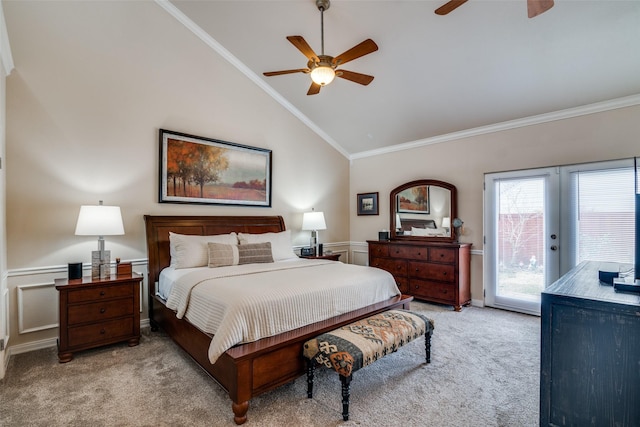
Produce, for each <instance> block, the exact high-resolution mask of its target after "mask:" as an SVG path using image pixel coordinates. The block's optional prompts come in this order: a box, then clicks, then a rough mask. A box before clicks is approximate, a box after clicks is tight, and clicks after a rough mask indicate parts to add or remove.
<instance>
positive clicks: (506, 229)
mask: <svg viewBox="0 0 640 427" xmlns="http://www.w3.org/2000/svg"><path fill="white" fill-rule="evenodd" d="M496 194H497V206H496V208H497V209H498V216H497V227H496V231H497V240H498V242H497V246H496V251H497V262H498V269H497V270H498V274H497V286H496V297H508V298H517V299H524V300H531V301H539V300H540V293H541V292H542V290H543V289H544V285H545V275H544V264H545V259H544V257H545V250H544V230H545V217H544V212H545V178H544V177H531V178H518V179H503V180H499V181H496Z"/></svg>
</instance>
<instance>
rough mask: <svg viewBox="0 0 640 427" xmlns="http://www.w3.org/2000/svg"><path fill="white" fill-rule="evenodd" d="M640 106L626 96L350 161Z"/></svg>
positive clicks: (421, 141)
mask: <svg viewBox="0 0 640 427" xmlns="http://www.w3.org/2000/svg"><path fill="white" fill-rule="evenodd" d="M635 105H640V94H638V95H631V96H625V97H623V98H617V99H611V100H609V101H603V102H596V103H594V104H588V105H583V106H580V107H575V108H567V109H565V110H559V111H554V112H551V113H545V114H539V115H537V116H531V117H525V118H522V119H516V120H509V121H506V122H501V123H496V124H492V125H488V126H480V127H477V128H472V129H467V130H463V131H460V132H452V133H448V134H445V135H438V136H434V137H432V138H425V139H419V140H417V141H413V142H407V143H404V144H398V145H394V146H391V147H385V148H379V149H376V150H369V151H362V152H360V153H354V154H352V155H351V156H350V157H349V160H352V161H353V160H356V159H362V158H365V157H374V156H379V155H382V154H388V153H393V152H396V151H404V150H411V149H413V148H418V147H424V146H426V145H432V144H440V143H442V142H447V141H453V140H456V139H462V138H468V137H472V136H477V135H484V134H487V133H493V132H500V131H504V130H509V129H516V128H521V127H526V126H532V125H537V124H541V123H547V122H553V121H556V120H564V119H570V118H573V117H579V116H584V115H587V114H594V113H600V112H603V111H609V110H616V109H618V108H625V107H632V106H635Z"/></svg>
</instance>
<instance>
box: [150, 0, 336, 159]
mask: <svg viewBox="0 0 640 427" xmlns="http://www.w3.org/2000/svg"><path fill="white" fill-rule="evenodd" d="M155 2H156V4H157V5H158V6H160V7H162V8H163V9H164V10H165V11H167V13H169V15H171V16H173V17H174V18H175V19H176V20H177V21H178V22H180V23H181V24H182V25H184V26H185V27H186V28H187V29H188V30H189V31H191V32H192V33H193V34H195V36H196V37H198V38H199V39H200V40H202V41H203V42H204V43H205V44H206V45H207V46H209V47H210V48H211V49H213V50H214V51H215V52H216V53H218V54H219V55H220V56H222V57H223V58H224V59H226V60H227V61H228V62H229V63H230V64H231V65H233V66H234V67H236V68H237V69H238V70H239V71H240V72H241V73H242V74H244V75H245V76H247V77H248V78H249V80H251V81H252V82H253V83H255V84H256V85H258V87H260V89H262V90H264V91H265V92H266V93H267V94H269V96H271V97H272V98H273V99H275V100H276V101H277V102H278V103H279V104H280V105H282V106H283V107H284V108H285V109H286V110H288V111H289V112H290V113H291V114H293V115H294V116H295V117H297V118H298V120H300V121H301V122H302V123H304V124H305V125H306V126H307V127H308V128H309V129H311V130H312V131H313V132H315V133H316V134H317V135H318V136H319V137H320V138H322V139H323V140H324V141H325V142H326V143H327V144H329V145H331V146H332V147H333V148H335V149H336V150H337V151H338V152H339V153H340V154H342V155H343V156H344V157H345V158H347V159H348V158H349V153H347V151H346V150H345V149H344V148H342V147H341V146H340V144H338V143H337V142H336V141H334V140H333V138H331V137H330V136H329V135H328V134H327V133H325V132H324V131H323V130H322V129H320V127H319V126H318V125H316V124H315V123H314V122H312V121H311V119H309V117H307V116H305V115H304V114H302V112H301V111H300V110H298V109H297V108H296V107H294V106H293V104H291V103H290V102H289V101H287V100H286V99H284V97H282V95H280V94H279V93H278V92H276V91H275V90H274V89H273V88H272V87H271V86H269V85H268V84H267V83H266V82H265V81H264V80H262V79H261V78H260V77H259V76H258V75H257V74H256V73H254V72H253V71H251V70H250V69H249V67H247V66H246V65H245V64H244V63H243V62H242V61H240V60H239V59H238V58H236V57H235V56H234V55H233V54H232V53H231V52H229V51H228V50H227V49H225V48H224V47H223V46H222V45H221V44H220V43H219V42H218V41H217V40H215V39H214V38H213V37H211V35H209V34H208V33H207V32H206V31H204V30H203V29H202V28H201V27H200V26H199V25H198V24H196V23H195V22H193V21H192V20H191V19H189V18H188V17H187V16H186V15H185V14H184V13H182V12H181V11H180V10H179V9H178V8H177V7H175V6H174V5H173V4H171V2H170V1H169V0H155Z"/></svg>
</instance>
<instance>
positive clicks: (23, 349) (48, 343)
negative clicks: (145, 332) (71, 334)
mask: <svg viewBox="0 0 640 427" xmlns="http://www.w3.org/2000/svg"><path fill="white" fill-rule="evenodd" d="M150 326H151V323H150V322H149V319H142V320H140V329H143V328H148V327H150ZM57 345H58V338H57V337H55V338H47V339H44V340H39V341H31V342H28V343H24V344H17V345H12V346H11V347H9V348H8V349H7V357H6V361H5V372H6V367H7V365H9V358H10V357H11V356H14V355H16V354H21V353H28V352H30V351H35V350H42V349H45V348H50V347H56V346H57Z"/></svg>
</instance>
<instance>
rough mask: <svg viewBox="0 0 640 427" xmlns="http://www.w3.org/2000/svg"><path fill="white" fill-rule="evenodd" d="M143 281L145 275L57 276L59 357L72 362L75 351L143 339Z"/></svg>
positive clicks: (135, 341)
mask: <svg viewBox="0 0 640 427" xmlns="http://www.w3.org/2000/svg"><path fill="white" fill-rule="evenodd" d="M140 282H142V276H141V275H140V274H136V273H132V274H131V275H127V276H115V275H114V276H112V277H111V278H109V279H92V278H91V277H83V278H82V279H73V280H68V279H56V280H55V285H56V289H57V290H58V291H59V292H60V293H59V303H60V332H59V336H60V338H59V340H58V359H59V361H60V363H66V362H70V361H71V360H72V359H73V353H75V352H77V351H80V350H87V349H89V348H94V347H100V346H103V345H107V344H113V343H117V342H121V341H128V343H129V346H130V347H133V346H135V345H138V343H139V342H140Z"/></svg>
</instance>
